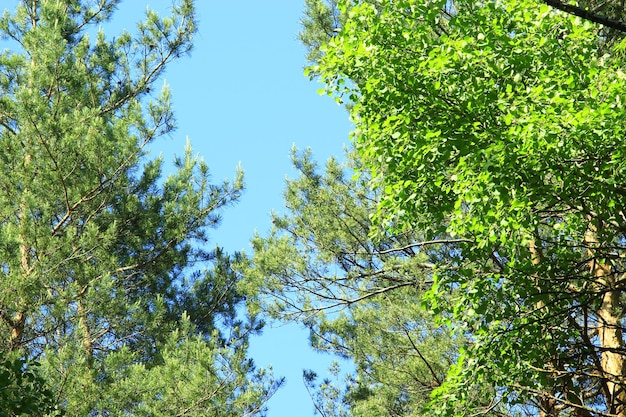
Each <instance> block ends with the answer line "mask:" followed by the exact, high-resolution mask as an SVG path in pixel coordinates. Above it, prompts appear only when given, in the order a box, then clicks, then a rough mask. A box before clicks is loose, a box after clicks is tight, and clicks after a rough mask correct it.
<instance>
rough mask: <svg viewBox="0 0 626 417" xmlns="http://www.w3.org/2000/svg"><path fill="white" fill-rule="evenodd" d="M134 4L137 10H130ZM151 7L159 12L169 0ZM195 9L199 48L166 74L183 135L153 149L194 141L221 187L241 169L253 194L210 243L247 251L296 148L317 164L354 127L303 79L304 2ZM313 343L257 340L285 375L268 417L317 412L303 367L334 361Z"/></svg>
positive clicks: (294, 335)
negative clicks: (299, 35) (308, 149)
mask: <svg viewBox="0 0 626 417" xmlns="http://www.w3.org/2000/svg"><path fill="white" fill-rule="evenodd" d="M146 1H147V0H132V1H131V0H127V1H126V2H122V4H121V8H120V12H121V13H123V14H124V15H125V16H128V14H127V13H131V14H135V13H137V14H136V16H137V17H139V16H140V15H141V12H142V11H143V10H144V6H145V3H146ZM129 3H133V4H132V8H133V9H134V10H136V11H133V12H130V9H131V5H130V4H129ZM149 3H150V4H151V5H152V7H153V8H155V9H161V7H162V6H163V5H167V4H170V1H169V0H151V1H150V2H149ZM196 3H197V7H198V18H199V32H198V35H197V38H196V43H195V49H194V51H193V52H192V55H191V56H190V57H188V58H183V59H182V60H180V61H178V62H176V63H174V64H173V65H172V66H171V67H170V68H169V69H168V72H167V74H166V79H167V82H168V84H170V87H171V91H172V96H173V107H174V110H175V112H176V115H177V120H178V130H177V131H176V132H175V134H174V135H172V137H171V138H163V139H161V140H160V142H159V143H158V144H157V146H155V151H158V152H162V153H163V155H164V157H165V159H166V160H167V159H171V157H173V155H174V154H177V153H178V154H181V153H182V150H183V146H184V144H185V137H186V136H188V137H189V139H190V140H191V143H192V145H193V147H194V150H195V151H196V152H198V153H200V154H201V155H202V156H203V157H204V159H205V161H206V162H207V163H208V164H209V166H210V167H211V171H212V174H213V178H214V179H215V180H216V181H217V180H221V179H223V178H228V177H230V178H232V177H233V175H234V172H235V168H236V167H237V165H238V164H239V163H240V164H241V166H242V168H243V169H244V171H245V174H246V184H247V190H246V192H245V194H244V196H243V198H242V199H241V201H240V202H239V204H237V205H236V206H234V207H231V208H229V209H227V210H226V211H225V212H224V218H223V223H222V224H221V226H220V227H219V229H217V230H216V231H214V232H213V234H212V243H214V244H218V245H220V246H223V247H225V248H226V249H227V250H228V251H235V250H241V249H244V250H246V251H248V252H249V251H250V250H249V249H250V245H249V241H250V238H251V237H252V235H253V233H254V231H255V230H257V231H258V232H259V233H261V234H264V233H266V232H267V231H268V230H269V227H270V217H269V213H270V211H272V210H275V211H278V212H280V211H281V210H282V207H283V200H282V192H283V189H284V183H285V177H286V176H287V175H290V176H292V177H293V176H295V172H294V171H293V169H292V168H291V163H290V158H289V151H290V149H291V147H292V145H293V144H295V145H296V146H297V147H299V148H301V149H304V148H306V147H311V148H312V149H313V152H314V154H315V155H316V157H317V159H318V160H319V161H325V160H326V159H327V158H328V157H330V156H333V155H334V156H339V157H341V156H343V149H344V146H345V144H346V143H347V142H348V134H349V131H350V129H351V124H350V123H349V121H348V114H347V112H346V111H345V110H344V109H342V108H340V107H339V106H337V105H336V104H335V102H334V101H333V100H332V99H330V98H328V97H324V96H320V95H318V94H317V90H318V89H319V88H320V87H321V85H320V84H319V83H316V82H312V81H309V80H308V78H306V77H305V76H304V75H303V67H304V65H305V59H304V55H305V51H304V48H303V47H302V46H301V45H300V44H299V42H298V40H297V33H298V30H299V29H300V26H299V22H300V18H301V16H302V8H303V4H302V3H303V0H274V1H272V0H269V1H263V2H260V1H240V2H227V1H226V2H224V1H221V2H218V1H206V0H204V1H200V0H199V1H197V2H196ZM140 4H141V7H139V6H140ZM135 8H136V9H135ZM307 337H308V334H307V333H306V332H305V331H303V330H302V329H300V328H299V327H298V326H297V325H287V326H280V327H272V328H267V329H266V330H265V331H264V334H263V336H261V337H259V338H256V339H254V340H253V341H252V344H251V350H250V355H251V356H252V357H253V358H254V360H255V362H256V363H257V365H258V366H260V367H267V366H269V365H272V366H273V369H274V372H275V374H276V375H277V376H285V377H286V378H287V383H286V385H285V386H284V388H283V389H281V390H280V391H279V392H278V393H276V394H275V396H274V398H272V400H271V401H270V402H269V404H268V405H269V413H268V415H269V417H293V416H300V417H307V416H313V405H312V402H311V401H310V398H309V396H308V394H307V392H306V389H305V387H304V385H303V383H302V369H304V368H312V369H314V370H316V371H317V372H318V373H320V374H322V373H323V372H324V371H325V369H326V368H327V367H328V365H329V364H330V363H331V362H332V360H333V359H334V358H332V357H331V356H329V355H323V354H319V353H315V352H313V351H312V350H311V349H310V348H309V346H308V339H307Z"/></svg>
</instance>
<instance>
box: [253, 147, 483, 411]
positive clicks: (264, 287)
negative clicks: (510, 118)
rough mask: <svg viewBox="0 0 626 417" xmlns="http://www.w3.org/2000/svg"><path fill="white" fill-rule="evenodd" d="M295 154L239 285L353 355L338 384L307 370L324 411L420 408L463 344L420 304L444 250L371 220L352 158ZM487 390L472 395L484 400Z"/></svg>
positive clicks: (319, 340) (318, 342)
mask: <svg viewBox="0 0 626 417" xmlns="http://www.w3.org/2000/svg"><path fill="white" fill-rule="evenodd" d="M293 159H294V166H295V167H296V168H297V169H298V170H299V172H300V176H299V178H297V179H295V180H288V181H287V189H286V191H285V205H286V212H285V213H284V214H274V215H273V224H274V227H273V229H272V232H271V233H270V235H269V236H267V237H261V236H256V237H255V238H254V240H253V248H254V254H253V256H252V258H251V259H250V260H249V262H248V264H246V265H243V266H242V267H241V268H242V270H243V275H244V276H245V277H246V279H245V280H244V281H242V282H241V287H242V288H244V287H245V289H246V290H247V292H249V294H251V296H250V302H251V303H252V304H253V306H254V309H256V310H257V311H260V312H269V313H270V314H271V315H272V316H273V317H275V318H279V319H282V320H296V321H299V322H301V323H303V324H304V325H306V326H307V327H308V328H309V329H310V334H311V344H312V346H313V347H314V348H316V349H318V350H321V351H327V352H332V353H334V354H336V355H338V356H339V357H342V358H344V359H350V360H352V361H353V362H354V365H355V368H356V370H355V375H354V376H352V377H349V378H348V379H347V381H343V380H341V379H340V378H339V374H340V373H339V371H338V370H337V369H335V370H334V371H333V372H334V373H335V375H336V376H337V379H338V380H337V381H334V382H330V381H322V382H321V383H319V384H318V383H317V382H316V375H315V372H313V371H311V372H306V373H305V382H306V384H307V386H308V387H309V389H310V391H311V392H313V394H312V397H313V399H314V402H315V407H316V409H317V411H318V412H320V413H321V414H322V415H325V416H336V417H339V416H346V415H354V416H389V415H406V416H409V415H411V416H413V415H414V416H418V415H424V414H423V412H424V411H423V408H424V406H425V405H426V403H427V402H428V399H429V396H430V394H431V392H432V391H433V389H435V388H437V387H439V386H440V385H441V384H442V383H443V380H444V378H445V375H446V373H447V370H448V367H449V366H450V364H452V363H453V362H454V361H455V357H456V356H457V355H458V353H459V347H460V346H462V345H463V344H464V340H463V338H462V337H456V338H455V337H453V336H452V335H451V334H450V332H449V331H448V330H447V329H446V328H445V327H443V326H440V325H438V324H437V323H435V322H434V320H433V316H432V314H430V312H429V311H427V310H426V309H424V308H423V307H422V305H421V298H422V296H423V294H424V292H425V291H427V289H428V288H429V286H430V285H431V278H430V275H431V272H432V267H433V265H434V264H433V261H436V260H442V261H443V260H444V258H447V257H448V255H447V254H445V253H442V252H440V251H439V250H438V246H439V245H438V244H436V243H435V242H431V243H430V244H424V245H422V244H419V243H418V235H417V234H415V233H413V232H409V231H405V232H403V233H397V234H387V233H385V232H384V231H382V230H381V229H380V228H377V227H376V226H375V225H374V224H372V221H371V216H372V215H373V214H374V213H375V211H376V205H377V203H378V195H377V194H376V193H372V192H371V191H370V188H369V178H368V176H367V175H366V172H365V171H364V169H363V167H361V166H358V162H356V161H355V160H353V159H351V164H350V165H347V166H344V165H341V164H339V163H338V162H337V161H335V160H333V159H331V160H329V161H328V162H327V164H326V166H325V168H324V171H322V170H321V169H320V168H319V167H318V166H317V164H316V163H315V162H314V161H313V160H312V157H311V155H310V152H305V153H302V154H298V153H295V151H294V154H293ZM354 168H358V169H359V170H360V171H361V176H360V177H358V178H352V176H351V175H352V174H353V169H354ZM373 234H376V235H378V236H379V237H378V239H376V240H372V239H371V236H372V235H373ZM255 294H259V296H258V297H256V298H255ZM485 393H486V391H480V390H476V391H475V392H473V393H472V394H471V395H472V396H474V394H475V395H476V396H480V397H482V398H480V399H477V401H483V403H484V404H485V405H488V404H489V401H490V397H489V396H488V395H485Z"/></svg>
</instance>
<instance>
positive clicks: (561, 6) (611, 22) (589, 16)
mask: <svg viewBox="0 0 626 417" xmlns="http://www.w3.org/2000/svg"><path fill="white" fill-rule="evenodd" d="M543 2H544V3H545V4H547V5H548V6H551V7H554V8H555V9H558V10H561V11H562V12H565V13H569V14H572V15H574V16H578V17H580V18H582V19H585V20H589V21H590V22H594V23H599V24H601V25H603V26H606V27H608V28H611V29H615V30H618V31H620V32H624V33H626V23H624V22H622V21H619V20H615V19H611V18H609V17H606V16H602V15H599V14H597V13H594V12H593V11H591V10H586V9H583V8H582V7H578V6H574V5H573V4H565V3H563V2H562V1H560V0H543Z"/></svg>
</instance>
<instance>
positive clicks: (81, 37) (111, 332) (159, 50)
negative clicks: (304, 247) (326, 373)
mask: <svg viewBox="0 0 626 417" xmlns="http://www.w3.org/2000/svg"><path fill="white" fill-rule="evenodd" d="M119 5H120V1H112V0H104V1H99V2H92V1H74V0H61V1H59V0H41V1H35V2H21V3H20V4H19V6H18V7H17V9H16V10H15V12H13V13H10V12H5V14H4V16H3V17H2V19H0V33H1V35H2V39H3V41H4V42H6V45H7V46H8V47H10V48H12V49H5V50H4V52H3V53H2V54H1V55H0V140H1V141H2V144H3V146H2V152H1V153H0V219H1V221H0V237H1V238H0V259H1V261H0V275H1V279H0V331H1V333H2V334H3V335H4V337H3V338H1V339H0V352H2V353H3V354H16V355H18V356H19V357H24V358H26V359H27V362H26V363H30V359H32V358H36V359H37V361H38V362H39V363H40V364H41V366H40V368H39V372H38V375H39V377H41V378H43V380H45V381H46V384H47V386H48V387H49V388H47V389H49V390H50V391H51V392H52V393H53V394H54V400H55V403H54V405H55V406H56V407H59V408H63V409H64V410H65V412H66V414H67V415H68V416H87V415H111V416H114V415H118V416H131V415H137V416H138V415H183V414H185V415H192V414H193V415H207V413H209V414H210V413H213V412H214V411H213V410H220V413H222V412H223V415H238V416H239V415H246V414H247V415H253V414H259V413H262V412H263V404H264V401H265V400H266V399H267V397H268V396H269V395H270V394H271V393H272V392H273V391H274V389H276V388H277V386H278V385H279V384H280V382H277V381H274V380H273V379H272V378H271V376H270V375H268V374H266V373H265V372H264V371H263V370H255V369H254V367H253V365H252V363H251V362H250V361H249V360H248V359H247V358H246V350H247V337H248V335H249V334H250V332H253V331H255V330H257V329H258V325H257V324H256V323H254V322H252V321H250V320H249V318H247V317H244V314H243V313H240V314H239V316H237V314H236V308H237V306H239V305H240V303H241V301H242V298H241V295H240V294H239V293H237V292H236V291H235V286H234V280H236V279H237V277H236V276H235V275H234V274H233V273H232V271H231V270H230V267H229V263H230V261H231V259H230V257H229V256H227V255H225V254H223V253H222V252H221V251H220V250H219V249H218V250H209V249H207V247H206V241H207V232H208V230H209V229H210V228H212V227H215V226H216V225H217V224H218V223H219V220H220V215H221V212H222V210H223V209H224V208H225V207H227V206H228V205H230V204H232V203H233V202H235V201H236V200H237V199H238V197H239V196H240V194H241V192H242V189H243V186H244V184H243V174H242V173H241V172H237V174H236V177H235V179H234V181H232V182H228V181H226V182H223V183H219V184H212V183H211V182H210V179H209V169H208V166H207V165H206V163H205V162H204V161H203V160H202V159H201V158H200V157H198V156H197V155H194V153H193V151H192V149H191V145H189V144H188V145H187V146H186V148H185V150H184V152H183V153H182V155H181V156H180V157H178V158H177V159H176V160H175V161H174V169H173V172H172V173H171V174H169V175H168V176H167V177H165V178H163V176H162V160H161V159H160V158H157V159H152V160H150V159H148V158H147V157H146V153H147V151H146V149H147V147H148V146H149V145H150V144H151V143H152V142H153V141H154V140H156V139H157V138H159V137H160V136H163V135H165V134H170V133H172V132H173V129H174V127H175V126H174V118H173V113H172V110H171V108H170V92H169V88H168V86H167V85H164V87H163V89H162V90H161V91H157V89H155V87H154V83H155V82H156V81H157V80H158V78H159V77H160V76H161V75H162V74H163V71H164V70H165V68H166V66H167V64H168V63H169V62H171V61H172V60H174V59H176V58H177V57H179V56H181V55H183V54H185V53H187V52H189V51H190V50H191V47H192V43H191V41H192V38H193V35H194V32H195V16H194V6H193V2H192V1H190V0H181V1H179V2H177V3H175V4H174V5H173V6H172V9H171V10H172V13H171V16H167V17H160V16H159V15H158V14H157V13H156V12H154V11H151V10H148V11H147V14H146V17H145V20H144V21H143V22H141V23H139V24H138V26H137V29H136V32H135V33H129V32H123V33H120V34H119V35H118V36H116V37H111V36H110V35H108V36H105V33H104V32H103V31H102V29H101V28H100V24H101V23H105V22H106V21H107V20H108V19H110V18H111V16H112V14H113V12H114V11H115V10H116V9H117V8H118V6H119ZM96 29H97V32H96ZM93 33H96V35H95V36H93ZM234 258H236V256H235V257H234ZM212 261H215V263H214V264H213V265H214V267H211V262H212ZM223 284H226V287H222V285H223ZM28 369H29V368H28V367H27V368H25V373H24V374H23V375H22V376H21V378H22V382H23V383H24V384H30V386H31V387H32V389H30V388H29V391H25V392H30V390H38V389H39V388H40V387H39V382H38V381H39V379H32V378H31V376H32V375H34V374H32V373H30V371H28ZM39 377H38V378H39ZM18 381H19V380H18ZM41 388H42V389H43V386H42V387H41ZM46 392H47V391H46ZM46 392H44V391H42V392H41V396H42V401H44V400H45V398H47V394H46ZM29 395H30V394H29ZM11 401H12V400H11ZM17 404H18V403H16V407H17ZM157 410H160V411H157ZM44 413H45V410H44V409H43V408H42V409H41V410H40V411H39V415H42V414H44ZM220 415H222V414H220Z"/></svg>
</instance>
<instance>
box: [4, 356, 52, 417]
mask: <svg viewBox="0 0 626 417" xmlns="http://www.w3.org/2000/svg"><path fill="white" fill-rule="evenodd" d="M13 356H14V355H13ZM55 409H56V404H55V400H54V395H53V393H52V391H50V389H49V388H48V387H47V385H46V382H45V381H44V380H43V378H42V377H41V376H40V374H39V364H38V363H37V362H32V361H26V360H24V359H21V358H12V359H5V360H4V361H3V362H2V363H1V364H0V416H1V417H16V416H31V415H32V416H35V415H44V414H48V415H61V414H60V413H56V414H55Z"/></svg>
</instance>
